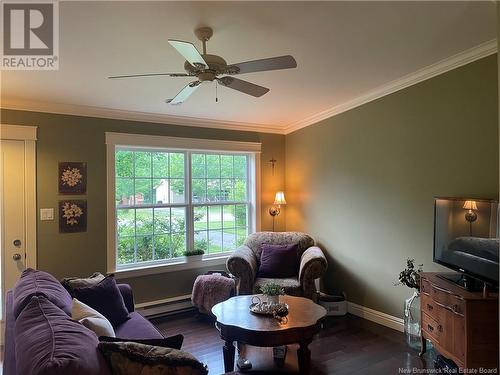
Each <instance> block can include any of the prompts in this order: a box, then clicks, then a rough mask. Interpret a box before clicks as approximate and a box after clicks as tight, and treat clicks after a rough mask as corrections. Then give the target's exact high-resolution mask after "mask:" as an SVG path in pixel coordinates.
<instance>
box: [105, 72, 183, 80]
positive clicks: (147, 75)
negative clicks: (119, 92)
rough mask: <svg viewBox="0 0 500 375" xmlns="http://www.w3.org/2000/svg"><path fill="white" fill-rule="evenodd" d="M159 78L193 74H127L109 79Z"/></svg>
mask: <svg viewBox="0 0 500 375" xmlns="http://www.w3.org/2000/svg"><path fill="white" fill-rule="evenodd" d="M158 76H170V77H191V76H192V75H191V74H186V73H144V74H126V75H120V76H109V77H108V78H109V79H116V78H136V77H158Z"/></svg>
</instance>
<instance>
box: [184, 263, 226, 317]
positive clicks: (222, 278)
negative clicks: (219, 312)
mask: <svg viewBox="0 0 500 375" xmlns="http://www.w3.org/2000/svg"><path fill="white" fill-rule="evenodd" d="M235 292H236V287H235V282H234V279H233V278H232V277H231V275H229V274H228V273H227V272H225V271H208V272H207V273H205V274H204V275H200V276H198V277H197V278H196V280H195V282H194V284H193V292H192V294H191V301H192V303H193V305H194V306H196V307H197V308H198V311H199V312H200V313H202V314H207V315H213V314H212V307H214V306H215V305H217V304H218V303H220V302H223V301H225V300H227V299H229V298H231V297H233V296H234V295H235Z"/></svg>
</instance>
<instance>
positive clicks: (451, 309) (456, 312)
mask: <svg viewBox="0 0 500 375" xmlns="http://www.w3.org/2000/svg"><path fill="white" fill-rule="evenodd" d="M434 303H435V304H436V305H438V306H440V307H442V308H443V309H446V310H448V311H451V312H453V313H455V314H457V315H460V316H464V315H463V314H462V313H460V312H459V311H458V310H459V308H458V305H456V304H455V305H452V306H448V305H443V304H442V303H439V302H437V301H434Z"/></svg>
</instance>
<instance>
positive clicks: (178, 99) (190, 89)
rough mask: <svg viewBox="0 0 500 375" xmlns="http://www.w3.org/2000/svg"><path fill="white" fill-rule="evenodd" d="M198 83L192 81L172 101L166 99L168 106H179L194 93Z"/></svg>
mask: <svg viewBox="0 0 500 375" xmlns="http://www.w3.org/2000/svg"><path fill="white" fill-rule="evenodd" d="M200 83H201V82H200V81H193V82H191V83H190V84H188V85H186V86H185V87H184V88H183V89H182V90H181V91H179V93H178V94H177V95H176V96H174V98H173V99H168V100H167V103H170V104H181V103H182V102H184V101H185V100H186V99H187V98H189V96H190V95H191V94H192V93H193V92H195V91H196V89H197V88H198V86H199V85H200Z"/></svg>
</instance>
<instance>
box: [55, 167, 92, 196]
mask: <svg viewBox="0 0 500 375" xmlns="http://www.w3.org/2000/svg"><path fill="white" fill-rule="evenodd" d="M86 192H87V163H84V162H61V163H59V194H85V193H86Z"/></svg>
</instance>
